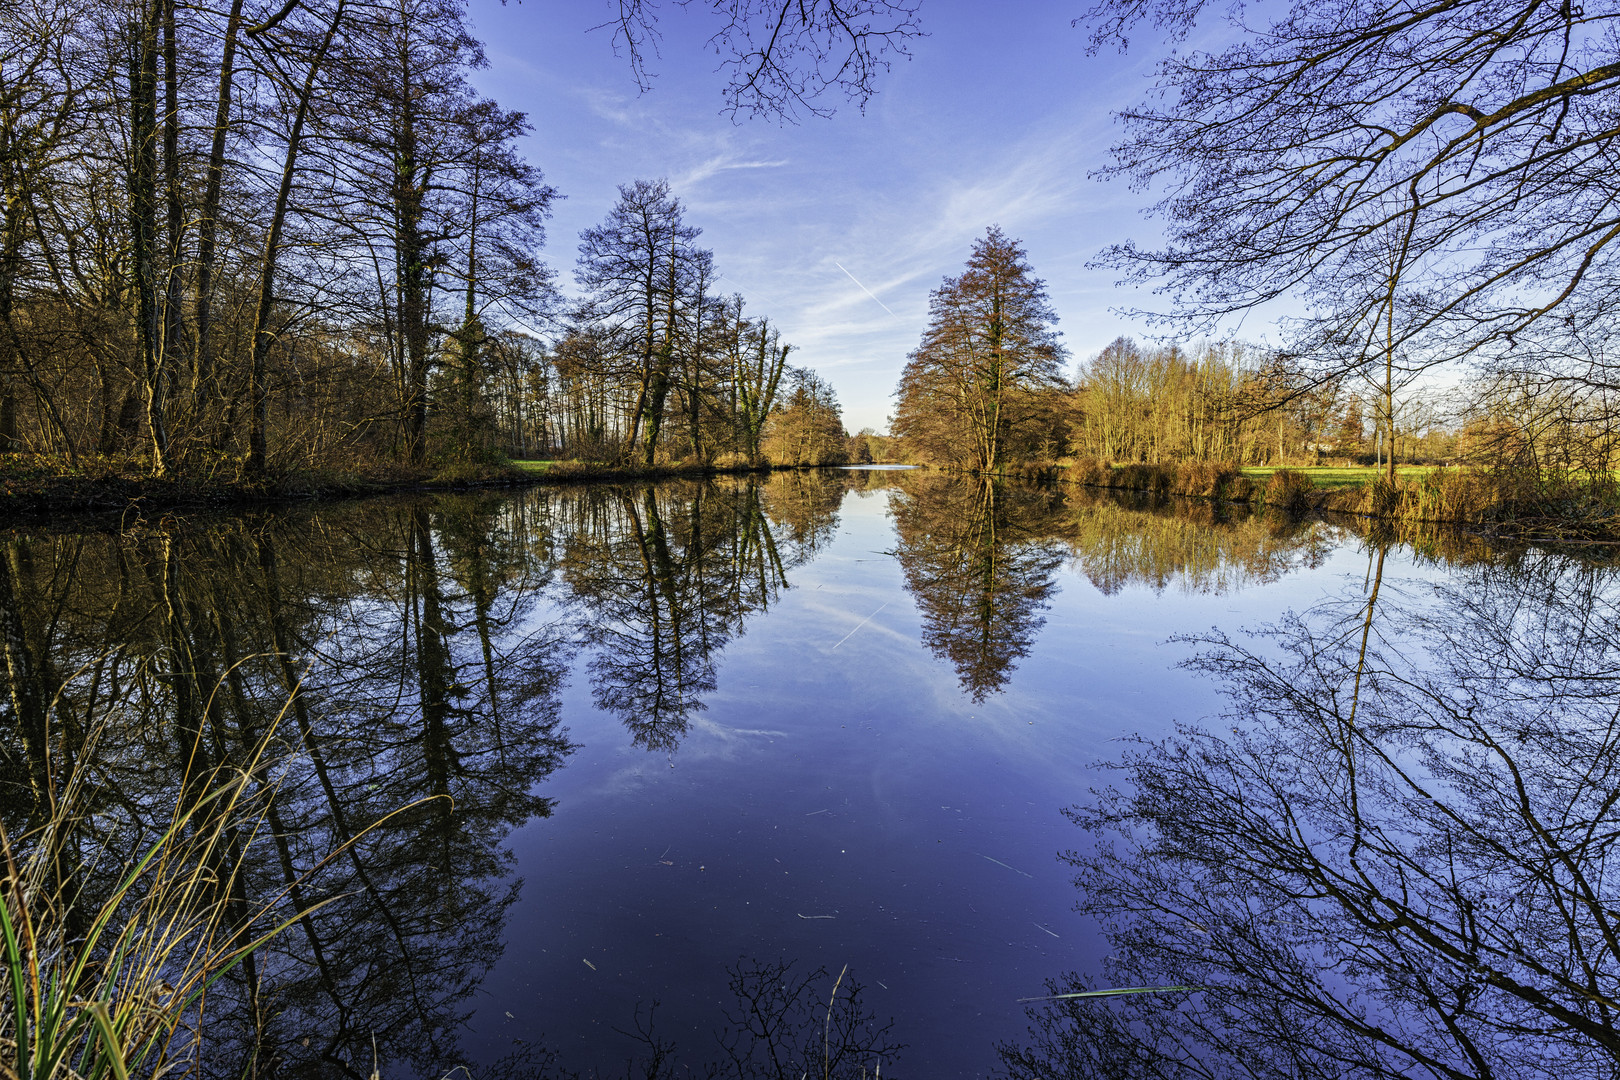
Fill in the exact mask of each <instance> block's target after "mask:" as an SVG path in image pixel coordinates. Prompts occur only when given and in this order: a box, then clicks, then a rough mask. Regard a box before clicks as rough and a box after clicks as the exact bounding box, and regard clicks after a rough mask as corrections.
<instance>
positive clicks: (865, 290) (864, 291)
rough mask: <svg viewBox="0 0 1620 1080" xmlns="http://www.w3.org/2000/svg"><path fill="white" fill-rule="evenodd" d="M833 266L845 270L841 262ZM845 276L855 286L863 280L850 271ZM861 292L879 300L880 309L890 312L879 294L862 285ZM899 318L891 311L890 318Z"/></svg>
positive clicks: (834, 263) (834, 261) (835, 260)
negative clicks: (878, 296)
mask: <svg viewBox="0 0 1620 1080" xmlns="http://www.w3.org/2000/svg"><path fill="white" fill-rule="evenodd" d="M833 265H834V266H836V267H838V269H840V270H844V264H843V263H841V262H839V261H838V260H837V259H834V260H833ZM844 276H845V277H847V278H849V280H851V281H853V282H854V283H855V284H857V285H861V279H860V278H858V277H856V276H855V275H854V274H852V273H850V272H849V271H848V270H844ZM861 292H863V293H865V294H866V295H867V296H870V297H871V298H872V299H873V300H877V306H878V307H880V308H882V309H883V310H884V311H889V305H888V304H885V303H884V302H883V301H881V300H878V298H877V293H875V292H873V291H872V290H871V289H868V288H867V287H866V286H865V285H861ZM899 317H900V316H898V315H896V314H895V313H894V312H892V311H889V318H891V319H898V318H899Z"/></svg>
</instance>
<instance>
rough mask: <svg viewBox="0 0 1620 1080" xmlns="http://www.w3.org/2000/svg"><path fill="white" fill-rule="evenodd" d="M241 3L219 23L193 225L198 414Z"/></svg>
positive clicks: (206, 398)
mask: <svg viewBox="0 0 1620 1080" xmlns="http://www.w3.org/2000/svg"><path fill="white" fill-rule="evenodd" d="M242 3H243V0H232V2H231V13H230V15H229V16H228V17H227V19H226V21H225V41H224V44H223V46H222V49H221V53H220V61H219V95H218V98H217V103H216V104H215V106H214V131H213V142H212V145H211V146H210V147H209V150H208V172H207V180H206V181H205V184H204V187H203V202H202V214H201V217H200V219H199V220H198V222H197V308H196V328H197V351H196V356H195V359H194V360H193V362H192V369H191V402H192V410H193V412H194V413H197V414H199V415H200V414H201V413H202V411H203V409H204V408H206V407H207V403H208V402H210V401H212V400H213V398H214V397H215V396H216V395H215V376H214V371H215V363H214V261H215V259H216V257H217V256H216V252H217V246H216V244H217V241H216V237H217V236H218V234H219V203H220V194H221V189H222V188H223V186H224V181H225V144H226V142H227V139H228V137H229V135H230V123H231V98H232V97H233V95H234V93H235V86H236V42H237V38H238V36H239V35H240V33H241V29H242Z"/></svg>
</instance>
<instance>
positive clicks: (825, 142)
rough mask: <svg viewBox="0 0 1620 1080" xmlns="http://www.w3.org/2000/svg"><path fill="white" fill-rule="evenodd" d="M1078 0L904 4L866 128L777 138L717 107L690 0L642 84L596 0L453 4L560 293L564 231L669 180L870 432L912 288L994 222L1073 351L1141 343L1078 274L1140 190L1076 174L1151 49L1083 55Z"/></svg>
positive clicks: (798, 131)
mask: <svg viewBox="0 0 1620 1080" xmlns="http://www.w3.org/2000/svg"><path fill="white" fill-rule="evenodd" d="M1082 7H1083V5H1081V4H1079V3H1076V2H1075V0H1067V2H1063V3H1048V2H1045V0H1031V2H1027V3H1018V4H1016V5H1011V4H1009V5H1006V6H1005V7H992V6H991V5H988V4H983V3H972V2H968V0H944V2H942V0H924V3H923V7H922V15H921V19H922V23H923V27H924V30H925V31H926V32H927V34H928V35H929V36H927V37H925V38H922V39H920V40H917V41H915V42H913V43H912V47H911V51H912V54H913V59H911V60H910V61H906V60H899V61H898V62H896V64H895V66H894V69H893V70H892V71H891V72H890V73H889V74H888V75H887V76H886V77H884V78H883V79H882V81H881V83H880V88H879V92H878V94H877V96H876V97H875V98H873V99H872V101H871V102H870V103H869V104H868V105H867V108H866V112H865V114H864V115H862V114H861V113H860V112H859V111H858V110H857V109H855V108H854V107H853V106H841V107H840V108H839V110H838V113H837V115H836V116H835V117H833V118H832V119H830V120H818V119H814V118H809V119H805V120H803V121H802V122H800V123H799V124H797V125H793V124H788V125H778V124H775V123H771V122H765V121H758V120H755V121H743V122H741V123H733V122H732V121H731V120H729V119H728V118H726V117H725V116H724V115H722V114H721V105H722V101H721V89H722V85H723V76H722V75H720V74H718V73H717V72H716V71H715V70H714V68H715V65H716V63H717V58H716V57H715V56H714V55H713V53H712V52H711V53H705V52H704V51H703V48H702V46H703V42H704V40H705V39H706V38H707V36H708V34H709V33H711V32H712V31H713V29H714V24H713V23H712V22H710V21H709V20H708V18H707V11H706V10H705V8H706V5H703V4H693V5H691V7H690V8H688V9H682V8H681V7H680V6H679V5H677V4H675V3H672V2H666V3H665V5H664V9H663V13H662V20H661V23H660V27H661V29H662V30H663V31H664V40H663V43H662V58H661V59H654V60H653V61H652V63H651V67H652V68H653V70H655V71H656V72H657V73H658V78H657V80H656V83H655V86H654V88H653V89H652V90H651V91H650V92H648V93H646V94H640V93H638V92H637V89H636V86H635V83H634V80H633V79H632V77H631V73H630V69H629V65H628V63H627V62H626V61H625V60H624V59H623V58H622V57H616V56H615V55H614V53H613V49H612V40H611V37H610V35H609V33H608V32H607V31H600V32H595V33H591V32H589V30H590V28H591V27H592V26H594V25H597V24H599V23H601V22H603V21H604V20H606V19H607V18H609V17H611V15H612V14H613V12H614V11H615V10H616V5H612V6H610V4H609V3H607V2H604V0H566V2H555V3H550V4H542V3H539V2H538V0H528V2H527V3H521V4H519V3H511V4H509V5H507V6H502V5H501V4H500V3H499V2H498V0H472V4H471V16H472V23H473V29H474V33H476V34H477V36H478V37H479V38H480V39H481V40H483V41H484V42H485V45H486V49H487V53H488V57H489V61H490V65H489V68H488V69H487V70H484V71H482V72H479V73H477V75H476V78H475V81H476V82H477V84H478V85H479V87H480V89H481V90H483V91H484V92H485V93H487V94H489V95H490V96H492V97H494V98H496V100H498V101H500V102H501V103H502V104H503V105H504V106H506V107H507V108H510V109H521V110H523V111H525V112H527V113H528V115H529V119H530V121H531V123H532V124H533V126H534V131H533V133H532V134H531V136H530V137H529V139H528V144H527V147H526V149H527V152H528V154H529V157H530V159H531V160H532V161H534V162H535V163H536V164H538V165H539V166H540V167H541V168H542V169H543V170H544V171H545V173H546V175H547V178H548V180H549V181H550V182H551V183H552V184H554V185H556V187H557V188H558V189H559V190H560V191H561V192H562V194H564V195H565V196H566V199H565V200H563V201H562V202H560V203H559V204H558V205H557V207H556V213H555V216H554V218H553V220H552V223H551V228H550V235H549V241H548V244H547V257H548V259H549V261H550V262H551V263H552V264H553V265H554V266H556V267H557V268H558V269H559V270H560V271H561V272H562V276H563V279H564V281H565V283H567V284H568V285H569V286H570V287H571V284H572V269H573V263H574V258H575V254H576V247H577V244H578V236H579V232H580V230H581V229H583V228H585V227H587V226H589V225H592V224H595V223H596V222H598V221H600V220H601V219H602V217H603V215H604V214H605V213H606V212H607V210H608V208H609V207H610V206H611V205H612V203H613V201H614V200H615V198H616V197H617V192H616V186H617V185H618V184H622V183H626V182H629V181H631V180H633V179H636V178H638V177H646V178H654V177H659V176H664V177H668V178H669V180H670V182H671V184H672V185H673V187H674V189H675V192H676V194H677V195H679V196H680V197H681V199H682V201H683V202H684V203H685V204H686V206H687V208H688V213H687V220H688V222H689V223H690V224H694V225H697V226H699V227H701V228H702V229H703V242H704V243H705V244H706V245H707V246H709V247H710V248H712V249H713V250H714V252H715V258H716V261H717V264H718V266H719V268H720V271H721V273H722V274H723V275H724V280H723V281H722V283H721V286H722V288H723V289H724V290H725V291H727V292H731V291H738V292H741V293H742V294H743V295H744V296H746V297H747V298H748V301H749V308H750V311H751V312H752V313H754V314H755V315H759V314H765V315H768V316H770V317H771V319H772V320H773V322H774V323H776V324H777V325H779V326H780V327H781V328H782V331H783V334H784V335H785V339H786V340H788V341H790V342H793V343H794V344H795V345H796V346H797V347H798V352H797V353H796V354H795V355H794V356H793V358H792V362H794V363H797V364H802V365H805V366H809V367H812V368H814V369H816V370H817V371H818V372H820V373H821V374H822V375H824V376H825V377H826V378H827V379H828V380H830V381H831V383H832V384H833V386H834V388H835V389H836V390H837V392H838V396H839V400H840V401H841V402H842V403H843V406H844V419H845V424H846V426H847V427H848V428H849V430H851V431H855V430H857V429H859V428H861V427H865V426H872V427H875V428H877V429H879V430H882V429H883V427H884V424H885V419H886V417H887V416H888V414H889V412H890V411H891V410H892V408H893V401H892V398H891V396H890V395H891V394H892V392H893V390H894V385H895V381H896V379H897V378H898V376H899V373H900V369H901V367H902V365H903V364H904V363H905V357H906V354H907V352H909V351H910V350H911V349H912V347H913V346H915V344H916V343H917V340H918V338H919V337H920V335H921V332H922V329H923V326H924V324H925V322H926V318H927V303H928V293H929V290H930V289H932V288H934V287H935V286H937V285H938V284H939V282H940V279H941V278H942V277H944V276H945V275H947V274H952V273H956V272H957V271H958V270H959V269H960V268H961V266H962V264H963V262H964V261H965V260H966V258H967V255H968V252H969V249H970V247H971V245H972V243H973V241H974V239H975V238H976V237H978V236H979V235H981V234H982V233H983V232H984V230H985V228H986V227H987V226H989V225H991V224H999V225H1000V226H1001V227H1002V228H1004V229H1005V230H1007V232H1008V233H1009V234H1011V235H1012V236H1015V237H1017V238H1019V239H1020V240H1022V241H1023V244H1024V247H1025V249H1026V250H1027V251H1028V253H1029V258H1030V262H1031V264H1032V265H1033V266H1034V268H1035V271H1036V273H1037V274H1039V275H1040V276H1041V277H1042V278H1044V279H1045V280H1046V282H1047V287H1048V289H1049V290H1050V292H1051V296H1052V301H1053V306H1054V307H1055V308H1056V309H1057V312H1058V315H1059V318H1060V323H1059V326H1060V329H1061V330H1062V331H1063V333H1064V340H1065V341H1066V342H1067V344H1068V346H1069V348H1070V350H1071V351H1072V352H1073V354H1074V358H1075V359H1076V360H1079V359H1083V358H1084V357H1086V356H1089V355H1090V354H1092V353H1095V352H1096V351H1097V350H1099V349H1101V348H1102V347H1103V346H1104V345H1106V344H1107V343H1108V342H1109V341H1111V340H1113V338H1115V337H1116V336H1118V335H1119V334H1121V333H1133V332H1134V333H1138V334H1141V333H1142V332H1143V327H1142V326H1140V325H1136V324H1133V323H1132V322H1131V321H1130V320H1128V319H1126V318H1124V317H1122V316H1120V315H1118V314H1116V313H1114V311H1112V310H1111V309H1117V308H1130V307H1134V306H1144V307H1149V306H1153V305H1154V303H1155V300H1156V299H1157V298H1155V297H1153V296H1152V295H1151V293H1147V292H1138V291H1136V290H1133V289H1118V288H1116V287H1115V279H1116V278H1117V274H1116V273H1115V272H1113V271H1110V270H1098V269H1091V268H1088V267H1087V263H1088V262H1089V261H1090V260H1091V259H1092V258H1093V257H1094V256H1095V255H1096V253H1097V252H1098V251H1099V250H1100V249H1101V248H1103V247H1104V246H1106V245H1107V244H1109V243H1112V242H1115V241H1118V240H1122V239H1125V238H1127V237H1131V238H1135V239H1137V240H1138V241H1145V242H1148V243H1150V244H1151V242H1152V240H1153V239H1154V237H1155V235H1156V229H1155V228H1154V225H1153V223H1152V222H1151V221H1147V220H1145V219H1144V218H1143V217H1142V215H1141V213H1140V209H1141V207H1143V206H1144V205H1145V204H1146V203H1147V201H1148V200H1147V199H1146V198H1145V197H1144V196H1143V195H1141V194H1138V193H1133V192H1131V191H1129V190H1128V189H1127V188H1126V186H1125V185H1124V184H1122V183H1120V182H1117V181H1116V182H1112V183H1102V182H1099V181H1096V180H1092V179H1090V178H1089V177H1088V173H1090V172H1091V171H1093V170H1094V169H1096V168H1097V167H1099V166H1100V165H1102V164H1103V163H1104V162H1106V160H1107V151H1108V147H1109V146H1110V145H1111V143H1112V142H1113V141H1115V140H1116V138H1117V136H1118V130H1117V128H1116V127H1115V124H1114V121H1113V119H1112V113H1113V112H1114V111H1115V110H1117V109H1119V108H1121V107H1124V106H1126V105H1128V104H1131V103H1133V102H1135V101H1137V100H1140V98H1141V97H1142V96H1143V95H1144V93H1145V92H1146V90H1147V89H1148V87H1149V82H1148V76H1149V75H1150V74H1151V68H1152V61H1153V57H1154V50H1153V49H1152V48H1151V46H1150V47H1148V48H1144V49H1141V50H1134V49H1133V51H1132V53H1131V54H1129V55H1126V56H1119V55H1116V54H1113V53H1108V54H1105V55H1100V56H1097V57H1088V56H1087V55H1086V50H1085V31H1084V29H1075V28H1072V27H1071V26H1070V20H1071V18H1073V16H1074V15H1075V14H1076V13H1077V12H1078V11H1079V10H1081V9H1082ZM840 266H841V267H842V268H843V269H842V270H841V269H840ZM845 271H847V273H845ZM852 277H853V278H854V279H858V280H859V282H860V283H861V285H864V286H865V288H866V289H869V290H870V291H871V293H872V294H873V295H875V297H876V299H873V296H869V295H867V293H866V292H865V291H863V290H862V288H861V287H860V286H858V285H857V284H856V281H855V280H852Z"/></svg>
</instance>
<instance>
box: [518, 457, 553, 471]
mask: <svg viewBox="0 0 1620 1080" xmlns="http://www.w3.org/2000/svg"><path fill="white" fill-rule="evenodd" d="M555 464H557V463H556V462H555V461H544V460H538V459H537V460H535V461H516V460H514V461H512V462H511V465H512V467H513V468H516V469H527V470H528V471H529V472H545V471H546V470H547V469H549V468H551V467H552V466H553V465H555Z"/></svg>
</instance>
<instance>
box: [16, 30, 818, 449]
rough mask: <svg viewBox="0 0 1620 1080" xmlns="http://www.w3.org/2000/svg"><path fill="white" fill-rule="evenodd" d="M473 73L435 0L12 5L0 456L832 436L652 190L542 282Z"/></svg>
mask: <svg viewBox="0 0 1620 1080" xmlns="http://www.w3.org/2000/svg"><path fill="white" fill-rule="evenodd" d="M484 62H485V61H484V56H483V51H482V46H481V45H480V44H479V42H478V41H477V40H476V39H475V38H474V37H473V36H472V35H471V33H470V32H469V28H468V26H467V23H466V12H465V9H464V6H463V5H462V4H461V3H459V2H457V0H286V2H285V3H257V2H255V0H224V2H222V3H219V4H202V5H180V4H177V3H175V2H174V0H110V2H107V3H97V4H91V5H85V4H80V3H74V2H70V0H22V2H20V3H17V4H8V5H5V6H4V10H0V452H22V453H31V454H35V455H41V456H46V457H49V458H50V459H53V460H55V461H57V462H59V463H60V465H61V466H63V467H68V468H79V467H83V466H86V465H88V464H92V463H98V464H100V465H102V466H105V467H134V468H137V469H139V470H141V471H144V472H148V473H149V474H151V475H155V476H190V477H195V476H210V477H213V476H225V477H227V478H230V477H265V476H272V475H278V474H283V473H286V472H288V471H292V470H299V469H308V468H316V469H319V468H347V467H351V466H355V465H361V466H365V465H372V464H382V463H390V462H403V463H408V464H410V465H415V466H421V465H426V464H438V463H443V462H447V461H468V460H471V461H479V460H494V459H498V458H500V457H501V456H503V455H523V456H534V457H541V456H547V457H551V456H555V457H577V456H582V455H584V456H589V457H592V458H594V459H597V460H614V461H618V460H634V461H638V462H642V463H646V462H651V461H653V460H676V459H681V458H686V459H695V460H698V461H702V462H711V461H714V460H715V459H717V458H720V457H723V456H726V455H731V456H732V457H733V459H734V460H737V461H742V462H748V463H753V464H758V463H761V462H763V461H765V460H766V449H767V448H768V447H770V446H772V445H775V446H777V447H778V453H783V452H788V451H789V450H791V451H792V452H794V453H799V454H802V455H805V456H807V458H808V459H812V460H814V459H820V458H828V457H829V455H833V454H834V444H836V451H837V453H838V454H842V453H844V452H846V447H845V446H844V432H843V429H842V425H841V423H840V422H839V421H838V415H837V405H836V401H835V399H834V398H833V396H832V393H831V391H830V389H829V388H828V387H827V386H826V384H825V382H823V381H822V380H820V379H818V378H817V377H815V376H814V375H813V374H812V373H810V372H808V371H806V370H804V369H802V368H797V367H794V366H792V365H789V364H788V363H787V358H788V355H789V352H790V347H789V345H788V344H787V343H786V342H784V341H783V340H782V339H781V335H780V333H779V331H778V330H777V328H776V327H775V326H774V325H772V324H771V323H770V321H769V320H768V319H767V318H765V317H763V316H759V315H756V314H754V313H745V312H744V302H743V300H742V298H741V297H740V296H737V295H735V294H733V295H729V296H728V295H722V293H721V291H720V289H719V287H718V284H717V283H718V281H719V275H718V273H717V271H716V269H715V266H714V260H713V256H712V253H710V252H708V251H706V250H704V249H702V248H700V247H699V246H697V244H696V239H697V237H698V235H699V230H698V229H696V228H695V227H693V226H691V225H689V224H687V223H686V222H685V221H684V219H683V208H682V207H681V205H680V203H679V200H678V199H676V198H675V196H674V194H673V193H672V192H670V190H669V187H668V185H667V183H664V182H662V181H656V182H649V181H638V182H636V183H633V184H630V185H626V186H625V187H624V188H622V189H621V190H620V198H619V201H618V203H617V204H616V205H615V206H614V208H613V209H612V211H610V213H609V215H608V217H607V218H606V219H605V220H604V221H603V223H602V224H601V225H600V226H598V227H596V228H593V229H590V230H587V231H586V232H585V234H584V235H583V236H582V238H581V245H580V255H579V261H578V265H577V270H576V276H577V279H578V282H579V286H580V288H579V295H580V299H579V300H578V301H577V302H573V303H565V302H564V299H563V297H562V296H561V294H560V292H559V289H558V281H557V274H556V273H555V271H554V270H552V269H551V268H550V267H548V266H547V265H546V263H545V262H544V261H543V260H542V259H541V257H540V250H541V248H542V246H543V244H544V242H545V231H544V225H545V222H546V220H547V218H548V216H549V208H550V204H551V202H552V200H553V199H554V198H556V196H557V193H556V191H555V190H554V189H553V188H552V187H551V186H549V185H548V184H547V183H546V182H545V179H544V177H543V175H542V173H541V172H540V170H539V169H538V168H536V167H535V166H534V165H533V164H532V163H531V162H529V161H528V160H526V159H525V157H524V155H523V153H522V152H521V150H520V147H519V141H520V140H521V138H522V136H523V135H524V134H525V132H526V131H527V130H528V124H527V121H526V119H525V117H524V116H523V114H521V113H518V112H514V111H511V110H508V109H505V108H504V107H502V106H501V105H500V104H499V103H498V102H496V101H493V100H491V99H489V98H487V97H485V96H482V95H480V94H479V93H478V92H477V91H476V90H475V89H474V88H473V86H472V84H471V82H470V79H469V76H470V73H471V72H473V71H474V70H476V69H477V68H479V67H481V66H482V65H483V64H484ZM790 402H791V403H794V406H793V407H797V409H798V410H799V414H800V415H798V416H796V417H793V418H785V419H784V421H783V423H782V424H774V423H773V421H772V419H771V417H772V413H773V411H780V410H778V408H777V407H778V406H779V405H783V404H784V403H790ZM773 427H784V428H785V429H791V430H792V431H793V432H794V434H792V435H790V436H785V437H784V438H782V439H776V440H775V442H773V436H774V431H773ZM807 429H814V431H815V432H816V433H817V434H816V437H815V438H809V437H807V434H806V431H807ZM835 433H836V438H834V435H835Z"/></svg>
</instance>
